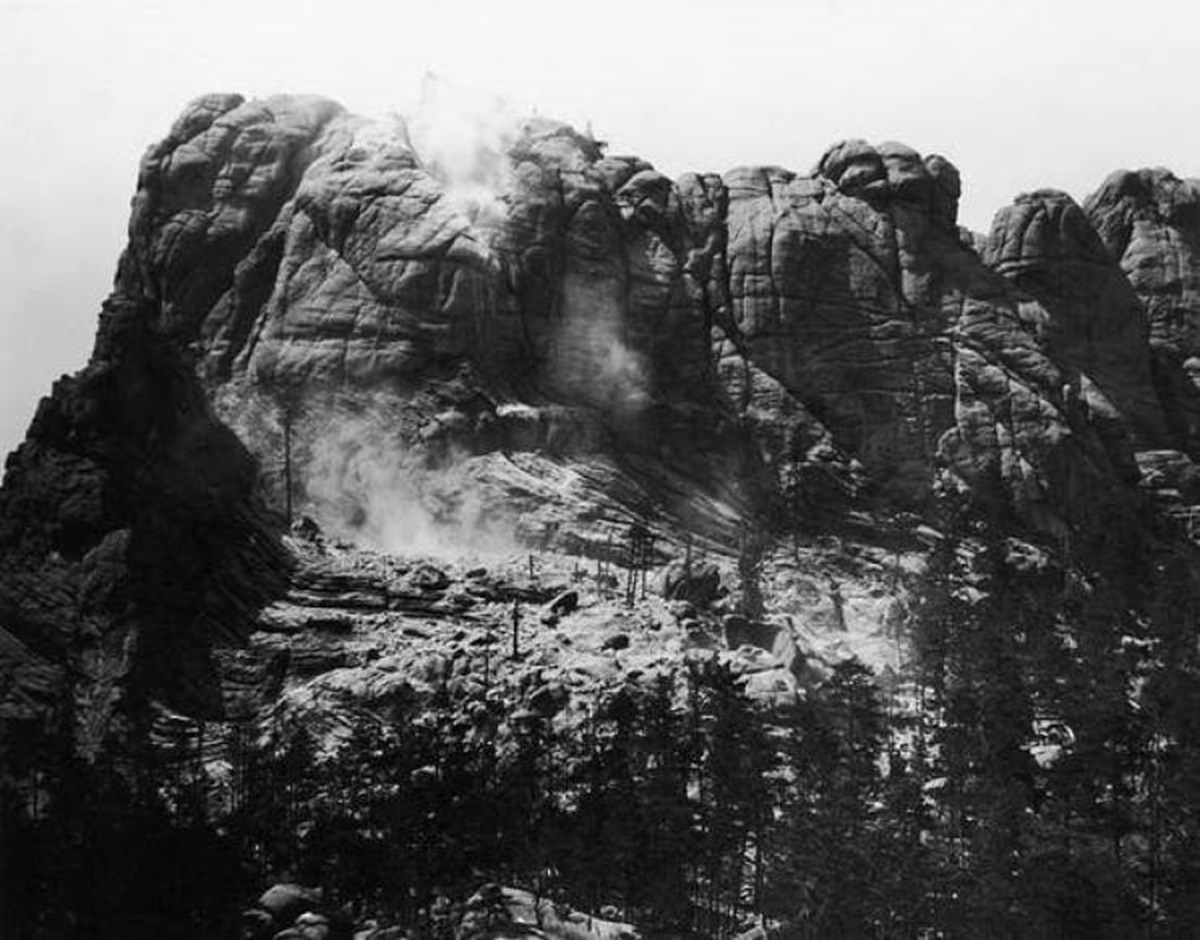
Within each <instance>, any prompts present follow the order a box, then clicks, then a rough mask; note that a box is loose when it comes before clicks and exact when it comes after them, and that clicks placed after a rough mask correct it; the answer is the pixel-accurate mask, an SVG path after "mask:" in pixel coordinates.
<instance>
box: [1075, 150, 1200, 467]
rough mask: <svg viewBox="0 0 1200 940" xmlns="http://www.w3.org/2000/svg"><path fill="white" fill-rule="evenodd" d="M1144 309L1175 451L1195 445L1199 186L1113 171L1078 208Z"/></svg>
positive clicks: (1199, 372)
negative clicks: (1174, 442) (1097, 234)
mask: <svg viewBox="0 0 1200 940" xmlns="http://www.w3.org/2000/svg"><path fill="white" fill-rule="evenodd" d="M1084 210H1085V212H1086V213H1087V216H1088V218H1089V219H1090V220H1091V222H1092V224H1093V225H1094V226H1095V229H1096V231H1097V232H1098V233H1099V235H1100V237H1101V239H1102V240H1103V243H1104V246H1105V248H1107V250H1108V253H1109V255H1110V256H1111V257H1112V258H1113V259H1115V260H1116V261H1117V262H1118V263H1119V264H1120V268H1121V271H1122V273H1123V274H1124V275H1125V277H1126V278H1127V279H1128V283H1129V284H1130V286H1131V287H1132V289H1133V291H1134V292H1135V293H1136V295H1137V297H1138V298H1139V300H1140V301H1141V304H1142V306H1143V308H1144V310H1145V316H1146V318H1147V320H1148V325H1149V330H1150V336H1149V343H1150V355H1151V361H1152V364H1153V368H1154V380H1155V385H1156V388H1157V391H1158V394H1159V396H1160V398H1161V400H1162V401H1163V404H1164V408H1165V411H1166V417H1167V420H1168V421H1169V422H1170V427H1171V431H1172V434H1173V436H1174V437H1175V439H1176V442H1177V443H1176V446H1177V447H1178V448H1179V449H1182V450H1184V451H1186V452H1187V453H1188V454H1190V455H1192V456H1193V457H1194V456H1196V454H1197V452H1198V451H1197V446H1198V443H1200V441H1198V439H1197V435H1198V434H1200V396H1198V392H1197V382H1198V381H1200V355H1198V353H1200V321H1198V320H1197V312H1198V311H1200V181H1197V180H1180V179H1177V178H1176V177H1175V176H1174V175H1173V174H1172V173H1170V172H1169V171H1167V170H1164V169H1148V170H1139V171H1138V172H1136V173H1133V172H1128V171H1121V172H1119V173H1114V174H1112V175H1111V176H1110V177H1108V179H1106V180H1105V181H1104V184H1103V185H1102V186H1101V187H1100V188H1099V189H1098V190H1097V191H1096V192H1095V193H1093V194H1092V195H1091V196H1090V197H1089V198H1088V199H1087V201H1086V202H1085V203H1084Z"/></svg>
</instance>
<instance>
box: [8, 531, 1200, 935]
mask: <svg viewBox="0 0 1200 940" xmlns="http://www.w3.org/2000/svg"><path fill="white" fill-rule="evenodd" d="M1125 535H1128V537H1125ZM1164 544H1165V543H1164ZM1011 549H1012V547H1011V544H1009V543H1007V542H1006V540H1005V539H1003V538H1001V537H999V536H994V537H993V536H989V534H988V533H987V532H986V531H985V530H983V529H982V528H980V527H975V528H974V529H970V530H968V529H966V528H964V529H963V530H962V531H960V532H957V533H954V534H952V537H948V538H946V539H945V540H944V541H943V542H942V544H941V546H940V547H939V548H938V549H937V550H936V552H935V553H934V556H933V559H932V563H931V569H930V571H929V572H928V573H927V575H926V577H925V578H924V582H923V583H924V585H925V588H924V592H923V595H922V596H921V598H920V603H919V605H918V606H917V609H915V610H914V611H913V616H912V619H911V624H910V629H911V634H912V635H911V643H912V662H911V665H910V668H909V669H908V670H907V672H906V674H904V675H901V676H898V677H891V678H890V679H887V681H885V680H884V677H879V676H874V675H872V674H871V672H870V671H869V670H868V669H867V668H866V667H864V666H862V665H860V664H858V663H857V662H853V661H852V662H847V663H843V664H841V665H839V666H838V667H836V668H835V669H834V670H833V671H832V673H831V674H830V675H829V676H828V677H827V678H826V679H825V680H824V681H823V682H821V683H820V684H819V685H818V686H817V687H816V688H813V689H811V690H810V691H809V693H808V694H807V695H806V696H805V697H804V698H803V699H802V700H801V701H800V702H799V704H797V705H794V706H788V707H780V706H771V707H768V706H764V705H762V704H757V703H754V702H752V701H751V700H749V699H748V698H747V697H746V696H745V695H744V694H742V691H741V689H740V686H739V683H738V677H737V676H736V675H734V674H733V673H732V672H731V671H730V670H729V669H728V668H725V667H723V666H721V665H719V664H718V662H717V661H716V660H715V659H713V660H696V661H692V662H690V663H688V664H686V665H685V664H680V666H679V668H678V669H677V670H676V671H675V672H674V673H672V674H668V675H662V676H659V677H658V678H657V679H655V680H654V681H641V682H638V681H629V682H627V683H626V684H625V686H624V687H623V688H621V689H620V690H619V691H617V692H616V693H614V694H611V695H609V696H607V697H606V698H605V699H604V700H602V701H599V702H598V703H597V704H596V705H595V707H594V708H593V709H592V711H591V712H590V714H589V715H588V718H587V720H586V721H585V722H584V723H583V724H582V726H581V727H578V728H574V729H572V730H571V731H570V732H569V733H568V732H563V731H556V729H555V725H554V724H553V723H552V722H550V721H548V720H547V719H546V717H545V716H544V715H543V714H541V713H539V712H537V711H535V710H530V709H523V710H520V711H517V712H515V713H514V712H512V711H511V710H510V705H509V704H508V703H507V701H506V700H505V699H504V697H503V696H502V695H499V694H492V692H491V691H489V692H487V693H483V694H480V695H478V696H475V697H472V698H470V699H469V700H462V699H456V698H454V697H453V696H451V695H450V694H449V693H448V692H447V693H445V694H443V695H440V696H438V697H436V698H435V699H434V700H433V701H432V702H430V701H416V700H409V699H404V698H403V697H400V698H398V699H397V700H396V701H395V702H394V703H392V705H391V706H390V707H389V709H387V710H386V711H384V712H382V713H380V712H372V713H370V715H366V714H364V718H363V721H361V722H360V723H359V724H358V725H357V726H356V727H355V728H354V729H353V733H352V735H351V736H350V738H349V739H348V740H347V741H346V742H345V743H344V744H343V745H342V747H341V748H340V750H338V751H337V753H336V754H333V753H331V752H329V751H328V750H327V749H323V747H322V744H321V742H320V741H317V740H315V739H314V738H313V737H312V736H311V735H310V734H309V733H308V731H306V729H305V728H304V727H303V726H295V727H290V726H277V727H274V728H272V729H270V731H271V733H270V734H267V735H259V734H252V733H251V732H250V730H249V729H248V728H241V729H238V728H234V729H232V730H231V731H230V732H229V733H230V734H231V735H232V737H231V741H232V744H231V745H230V746H229V748H228V753H229V755H230V758H229V761H228V762H227V766H226V767H225V768H224V769H223V771H222V772H221V773H220V774H215V772H214V770H213V768H212V767H210V766H208V765H207V764H206V763H205V762H203V761H200V760H199V759H198V753H199V752H198V751H196V752H192V753H189V752H187V751H186V749H185V750H184V751H183V752H182V753H180V752H176V753H171V752H169V751H167V750H164V749H163V748H161V747H160V748H156V749H151V748H149V747H148V746H146V744H145V742H146V734H142V736H141V738H140V739H139V736H138V733H137V732H136V731H135V732H134V733H132V734H131V741H134V742H137V741H138V740H141V741H142V744H141V745H140V746H139V745H137V744H131V747H130V750H129V751H128V752H127V753H123V754H106V755H102V756H100V757H99V758H97V759H95V760H93V761H85V760H83V759H82V758H80V757H79V756H78V755H75V754H73V753H70V749H69V747H67V746H66V745H64V744H62V737H61V736H60V737H57V738H56V737H55V736H53V735H50V736H40V737H37V738H36V739H34V738H30V739H28V740H19V739H15V738H14V737H13V736H12V735H11V734H10V735H9V736H8V737H7V738H6V739H5V748H6V751H5V753H4V755H3V757H4V765H3V766H4V777H3V800H4V804H3V827H4V828H3V832H2V833H0V840H2V843H0V844H2V846H3V866H4V867H3V872H2V877H0V884H3V887H4V909H3V918H4V921H3V923H4V931H3V935H4V936H5V937H6V938H7V937H12V938H14V940H18V938H27V937H37V938H64V940H65V938H89V937H97V938H98V937H142V936H146V937H150V936H153V937H158V938H169V937H179V938H194V937H227V936H236V935H237V930H238V926H237V925H238V914H239V911H240V910H241V908H242V907H244V906H245V905H246V903H247V902H248V901H249V900H250V899H252V898H253V897H254V896H255V894H256V893H257V892H259V891H261V890H262V888H263V887H264V886H265V885H267V884H269V883H271V882H272V881H278V880H281V879H283V880H293V881H297V882H300V883H303V884H309V885H313V886H318V887H320V888H322V889H323V891H324V897H325V899H326V902H327V903H328V904H330V905H333V906H338V907H343V908H344V909H345V910H346V911H347V912H348V913H349V915H350V916H352V917H354V918H356V919H358V920H359V921H360V922H361V920H362V919H363V918H365V917H368V916H371V917H374V918H376V919H377V920H378V921H379V922H382V923H392V924H398V925H403V926H406V927H408V928H409V929H410V931H411V935H412V936H428V937H431V936H440V935H447V936H448V935H450V934H451V933H452V932H453V928H452V926H450V924H451V921H449V920H447V919H445V918H442V919H438V918H436V917H433V916H432V915H431V913H430V912H431V910H433V909H434V908H433V907H431V904H432V902H433V901H434V900H435V899H436V898H450V899H458V900H461V899H462V898H464V897H466V896H467V895H469V894H470V893H471V892H472V891H473V890H474V889H475V888H476V887H478V885H479V884H480V883H481V882H484V881H496V882H499V883H503V884H510V885H514V886H520V887H523V888H526V889H528V890H530V891H532V892H534V893H535V894H536V895H538V896H539V897H546V898H550V899H554V900H561V901H563V902H564V903H568V904H570V905H572V906H574V907H576V908H578V909H581V910H586V911H592V912H601V911H605V912H607V913H608V914H609V916H613V917H617V918H619V919H621V920H625V921H629V922H632V923H634V924H636V925H638V927H639V929H640V930H641V931H642V932H643V934H644V935H646V936H671V937H679V936H706V937H731V936H736V935H738V934H741V933H744V932H745V931H747V930H749V929H752V928H754V927H755V926H758V927H761V928H762V929H763V930H765V931H766V933H767V934H768V935H770V936H779V937H978V936H982V937H991V936H996V937H1008V936H1011V937H1017V936H1020V937H1043V936H1044V937H1129V936H1147V937H1150V936H1182V935H1187V934H1188V933H1189V932H1190V930H1191V929H1193V928H1194V926H1195V925H1196V924H1200V652H1198V646H1197V638H1196V632H1195V629H1194V624H1195V612H1194V611H1193V610H1192V608H1191V603H1192V601H1191V599H1190V598H1191V591H1190V589H1189V588H1188V584H1189V577H1190V575H1189V573H1188V571H1187V570H1186V569H1185V567H1184V566H1185V565H1186V561H1187V560H1186V558H1185V557H1184V556H1183V555H1180V554H1177V553H1173V552H1170V551H1167V550H1165V549H1163V548H1162V547H1161V546H1159V547H1156V546H1155V544H1152V543H1150V542H1146V541H1138V536H1137V534H1136V533H1132V534H1122V537H1121V538H1113V539H1112V540H1111V549H1110V550H1111V551H1112V552H1114V553H1117V552H1119V553H1121V554H1122V555H1123V558H1122V561H1121V563H1120V564H1111V565H1108V566H1107V569H1106V570H1108V571H1120V572H1124V576H1125V578H1126V579H1127V580H1126V582H1125V583H1115V582H1111V581H1110V582H1108V583H1103V582H1100V581H1098V580H1093V581H1092V582H1090V583H1084V582H1085V581H1086V580H1087V579H1086V576H1085V575H1083V574H1080V573H1079V572H1075V573H1074V574H1067V575H1064V574H1063V573H1062V571H1059V570H1054V569H1048V568H1038V567H1037V566H1022V565H1019V564H1014V561H1013V558H1012V550H1011ZM1049 596H1057V597H1059V598H1060V599H1061V603H1060V604H1059V605H1058V606H1056V607H1054V606H1051V605H1047V604H1045V603H1044V600H1045V598H1047V597H1049ZM1131 599H1132V603H1130V601H1131ZM1064 612H1067V613H1068V614H1069V618H1068V617H1067V616H1066V615H1065V614H1064ZM67 700H69V697H68V699H67ZM59 720H60V724H61V725H66V724H69V723H70V721H71V720H72V717H71V716H70V715H69V714H66V713H65V711H64V714H63V715H61V716H60V719H59ZM227 730H228V729H227ZM56 741H57V742H58V743H57V744H56V743H55V742H56Z"/></svg>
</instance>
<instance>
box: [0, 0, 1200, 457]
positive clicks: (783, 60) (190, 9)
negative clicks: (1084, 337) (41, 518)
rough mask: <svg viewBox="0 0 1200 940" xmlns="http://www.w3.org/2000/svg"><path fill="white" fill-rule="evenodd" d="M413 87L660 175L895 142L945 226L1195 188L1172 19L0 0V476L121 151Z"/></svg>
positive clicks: (394, 2) (1014, 1)
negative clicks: (1110, 185)
mask: <svg viewBox="0 0 1200 940" xmlns="http://www.w3.org/2000/svg"><path fill="white" fill-rule="evenodd" d="M429 71H434V72H436V73H437V74H439V75H441V76H445V77H446V78H447V79H449V80H450V81H453V82H455V83H458V84H460V85H464V86H466V87H469V88H474V89H477V90H480V91H487V92H489V93H490V92H495V93H496V94H499V95H502V96H503V97H504V98H505V99H507V100H508V101H509V102H510V103H511V105H512V106H513V107H514V108H516V109H518V110H520V111H529V110H531V109H533V108H536V109H537V110H538V112H539V113H541V114H543V115H546V116H552V117H559V118H562V119H564V120H568V121H571V122H572V123H576V124H577V125H579V126H581V127H582V126H583V125H584V124H585V123H586V122H587V121H591V123H592V126H593V128H594V131H595V133H596V136H597V137H600V138H602V139H606V140H608V141H609V142H610V145H611V146H610V150H611V151H612V152H614V153H636V154H638V155H640V156H642V157H644V158H646V159H648V160H649V161H650V162H652V163H653V164H654V165H655V166H657V167H658V168H659V169H660V170H662V171H663V172H665V173H668V174H669V175H672V176H677V175H678V174H680V173H682V172H684V171H687V170H693V169H695V170H710V171H717V172H720V171H724V170H726V169H729V168H730V167H733V166H736V165H739V164H746V163H775V164H781V165H783V166H786V167H789V168H792V169H795V170H799V171H805V172H806V171H807V170H809V169H810V168H811V167H812V166H813V164H814V163H815V162H816V160H817V159H818V157H819V156H820V155H821V153H822V151H823V150H824V149H825V148H826V147H827V146H828V145H829V144H831V143H832V142H834V141H836V140H839V139H843V138H848V137H863V138H866V139H868V140H871V141H873V142H881V141H884V140H900V141H903V142H905V143H908V144H910V145H911V146H913V147H915V148H916V149H918V150H920V151H922V152H923V153H930V152H939V153H942V154H944V155H945V156H947V157H948V158H949V159H950V160H952V161H953V162H954V163H955V164H956V165H957V166H958V167H959V169H960V170H961V171H962V174H963V184H964V194H963V200H962V211H961V221H962V222H963V223H964V224H966V225H969V226H970V227H972V228H975V229H981V230H986V229H987V228H988V227H989V225H990V221H991V217H992V215H993V213H994V212H995V211H996V210H997V209H998V208H1000V207H1001V206H1003V205H1004V204H1006V203H1008V202H1009V201H1011V200H1012V198H1013V197H1014V196H1015V195H1017V194H1018V193H1020V192H1024V191H1028V190H1030V189H1035V188H1038V187H1043V186H1050V187H1056V188H1060V189H1065V190H1067V191H1068V192H1069V193H1071V194H1072V195H1073V196H1075V197H1076V198H1077V199H1080V200H1082V199H1083V198H1084V197H1085V196H1086V195H1087V194H1088V193H1089V192H1090V191H1092V190H1093V189H1095V188H1096V187H1097V186H1098V185H1099V183H1100V182H1101V180H1102V179H1103V178H1104V176H1106V175H1107V174H1108V173H1109V172H1111V171H1112V170H1115V169H1119V168H1136V167H1140V166H1145V165H1163V166H1168V167H1170V168H1171V169H1173V170H1174V171H1175V172H1176V173H1177V174H1178V175H1180V176H1200V106H1198V102H1200V97H1197V90H1198V77H1200V3H1196V2H1194V0H1178V2H1165V0H1141V2H1116V0H1091V2H1084V0H906V2H890V0H721V2H710V0H595V2H591V3H571V2H563V0H560V2H552V0H525V2H519V3H518V2H513V0H492V2H490V3H486V2H477V0H421V2H407V0H390V2H384V3H367V2H359V0H338V2H315V0H289V2H286V3H285V2H263V0H203V2H201V0H183V2H174V0H171V2H165V0H160V2H150V0H78V2H68V0H0V80H2V81H3V88H4V94H3V95H2V96H0V154H2V155H3V157H2V159H3V163H2V164H0V165H2V166H3V168H4V171H5V172H4V174H3V180H2V182H0V454H2V453H7V452H8V451H9V450H11V449H12V448H13V447H15V446H16V444H17V443H18V442H19V440H20V438H21V437H22V436H23V435H24V432H25V428H26V427H27V425H28V422H29V419H30V417H31V416H32V414H33V409H34V407H35V406H36V402H37V399H38V398H39V397H40V396H41V395H43V394H46V393H47V392H48V391H49V388H50V384H51V382H52V381H53V380H54V378H55V377H57V376H58V375H60V374H61V373H64V372H73V371H75V370H76V369H77V368H79V367H81V366H82V365H83V364H84V362H85V361H86V358H87V356H88V353H89V351H90V347H91V342H92V339H93V336H94V332H95V323H96V315H97V312H98V311H99V308H100V303H101V301H102V300H103V298H104V296H105V295H106V293H107V292H108V290H109V288H110V286H111V282H112V275H113V271H114V270H115V265H116V260H117V256H118V253H119V252H120V250H121V247H122V245H123V243H124V238H125V224H126V221H127V217H128V211H129V199H130V197H131V196H132V194H133V189H134V184H135V182H136V177H137V162H138V159H139V157H140V156H141V153H142V152H143V151H144V150H145V148H146V147H147V146H148V145H149V144H150V143H151V142H153V141H154V140H156V139H158V138H160V137H162V136H163V135H164V134H165V132H166V131H167V129H168V127H169V126H170V124H171V122H172V120H173V119H174V117H175V116H176V114H177V113H178V112H179V111H180V109H181V108H182V107H183V105H184V104H185V103H186V102H187V101H188V100H190V99H191V98H193V97H195V96H196V95H199V94H202V93H204V92H208V91H236V92H240V93H242V94H244V95H246V96H248V97H255V96H264V95H268V94H272V93H275V92H317V93H320V94H323V95H326V96H328V97H331V98H335V99H337V100H339V101H341V102H342V103H343V104H345V105H346V106H347V107H349V108H350V109H351V110H353V111H357V112H359V113H363V114H366V115H369V116H382V115H384V114H386V113H388V112H390V111H393V110H401V111H403V110H404V109H405V108H406V107H411V105H412V103H413V102H414V101H415V99H416V97H417V95H418V94H419V92H420V87H421V81H422V77H423V76H424V75H425V74H426V73H427V72H429Z"/></svg>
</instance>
